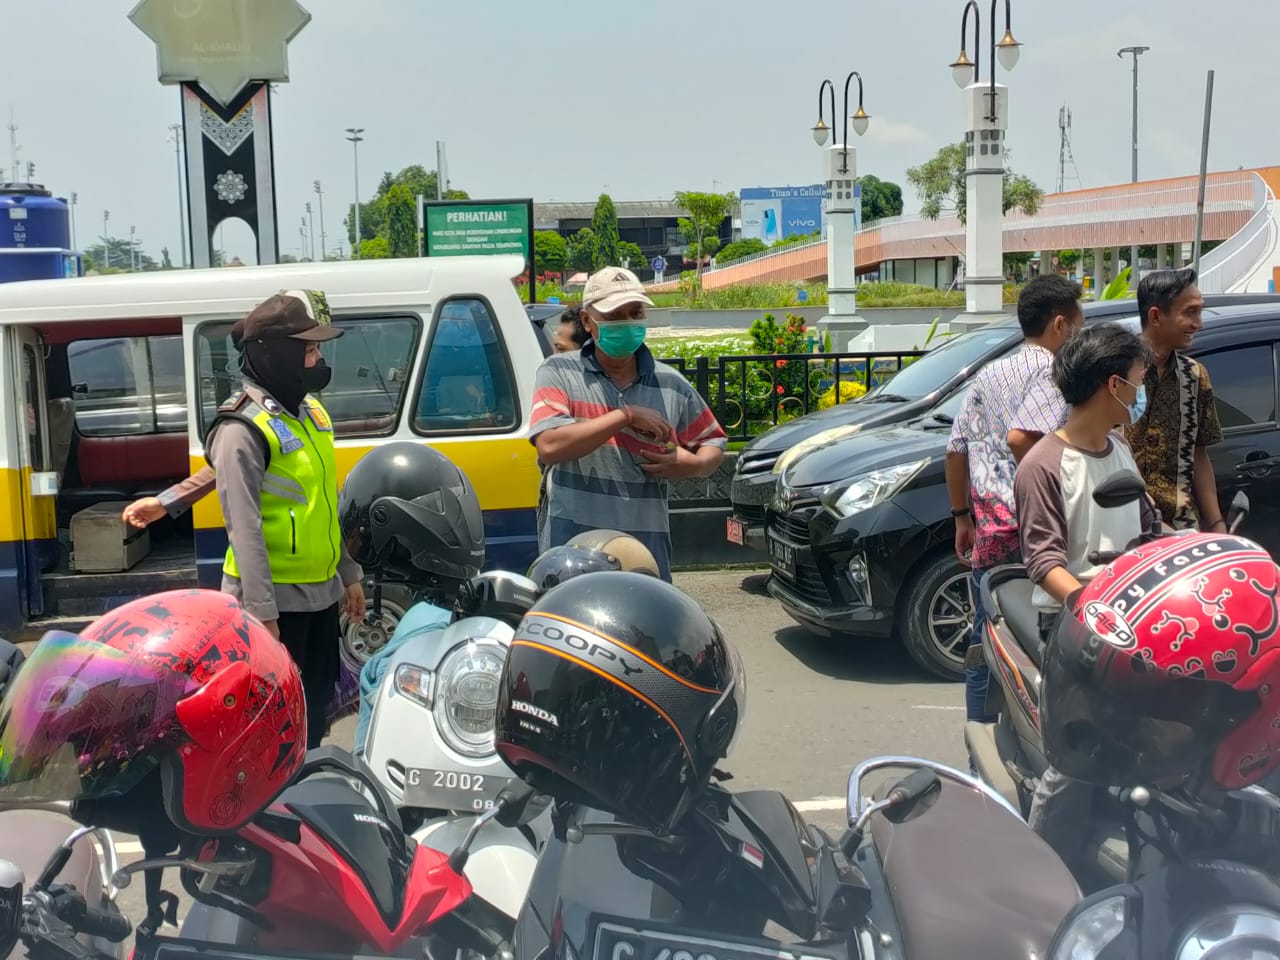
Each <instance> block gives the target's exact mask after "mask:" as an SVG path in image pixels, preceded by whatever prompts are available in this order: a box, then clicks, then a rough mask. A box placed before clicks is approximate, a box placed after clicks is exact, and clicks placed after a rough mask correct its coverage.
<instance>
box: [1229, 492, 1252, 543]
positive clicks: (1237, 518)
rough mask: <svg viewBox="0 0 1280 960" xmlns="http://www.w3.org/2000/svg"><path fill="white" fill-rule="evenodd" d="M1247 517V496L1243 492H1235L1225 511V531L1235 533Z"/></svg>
mask: <svg viewBox="0 0 1280 960" xmlns="http://www.w3.org/2000/svg"><path fill="white" fill-rule="evenodd" d="M1248 516H1249V495H1248V494H1247V493H1245V492H1244V491H1243V490H1237V491H1236V495H1235V496H1234V497H1233V498H1232V499H1231V506H1230V508H1229V509H1228V510H1227V530H1228V531H1230V532H1231V533H1235V532H1236V530H1237V529H1238V528H1239V526H1240V524H1242V523H1244V521H1245V520H1246V519H1247V518H1248Z"/></svg>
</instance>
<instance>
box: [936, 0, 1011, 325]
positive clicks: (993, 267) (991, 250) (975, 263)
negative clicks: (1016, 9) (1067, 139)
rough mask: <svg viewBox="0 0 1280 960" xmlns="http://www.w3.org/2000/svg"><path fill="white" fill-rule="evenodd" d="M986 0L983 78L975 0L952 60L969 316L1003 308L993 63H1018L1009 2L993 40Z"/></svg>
mask: <svg viewBox="0 0 1280 960" xmlns="http://www.w3.org/2000/svg"><path fill="white" fill-rule="evenodd" d="M998 2H999V0H991V22H990V24H989V26H990V37H991V42H990V48H989V68H988V69H989V70H990V77H989V80H988V82H987V83H983V81H982V63H981V58H982V24H981V13H980V11H979V9H978V3H977V0H968V3H966V4H965V7H964V15H963V16H962V17H961V20H960V56H959V57H957V58H956V60H955V62H954V63H952V64H951V75H952V78H953V79H954V80H955V82H956V85H957V86H959V87H961V88H962V89H963V90H964V91H965V120H966V126H965V136H964V148H965V207H966V211H965V278H964V289H965V313H966V314H967V315H969V316H970V317H972V318H974V319H978V318H983V319H986V317H984V316H983V315H986V316H987V317H989V316H990V315H992V314H998V313H1000V312H1002V308H1003V305H1004V171H1005V162H1004V153H1005V151H1004V140H1005V131H1006V130H1007V129H1008V127H1009V88H1008V87H1006V86H1005V85H1004V84H1000V83H996V61H997V60H999V62H1000V65H1001V66H1002V67H1004V68H1005V70H1012V69H1013V68H1014V67H1015V66H1016V65H1017V63H1018V54H1019V48H1020V47H1021V46H1022V45H1021V44H1020V43H1018V41H1017V40H1015V39H1013V30H1012V11H1011V3H1010V0H1005V2H1004V24H1005V29H1004V36H1003V37H1002V38H1001V39H1000V41H999V42H998V43H997V42H996V5H997V3H998ZM969 14H973V59H972V60H970V59H969V51H968V35H969V31H968V28H969Z"/></svg>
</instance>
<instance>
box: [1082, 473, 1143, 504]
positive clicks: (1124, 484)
mask: <svg viewBox="0 0 1280 960" xmlns="http://www.w3.org/2000/svg"><path fill="white" fill-rule="evenodd" d="M1146 492H1147V484H1146V482H1145V481H1144V480H1143V479H1142V478H1141V477H1140V476H1138V475H1137V474H1136V473H1134V472H1133V471H1132V470H1121V471H1119V472H1117V473H1113V474H1112V475H1111V476H1109V477H1107V479H1105V480H1103V481H1102V482H1101V483H1100V484H1098V486H1097V488H1096V489H1095V490H1094V491H1093V502H1094V503H1096V504H1097V505H1098V506H1100V507H1102V508H1104V509H1110V508H1111V507H1124V506H1128V505H1129V504H1131V503H1133V502H1134V501H1136V500H1138V499H1140V498H1141V497H1142V496H1143V495H1144V494H1145V493H1146Z"/></svg>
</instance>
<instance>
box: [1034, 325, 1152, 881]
mask: <svg viewBox="0 0 1280 960" xmlns="http://www.w3.org/2000/svg"><path fill="white" fill-rule="evenodd" d="M1149 359H1150V351H1149V348H1148V347H1147V346H1146V344H1145V343H1143V341H1142V339H1141V338H1140V337H1138V336H1136V335H1135V334H1132V333H1130V332H1129V331H1127V330H1125V329H1124V328H1123V327H1120V326H1118V325H1116V324H1114V323H1103V324H1099V325H1098V326H1095V327H1090V328H1089V329H1087V330H1085V331H1083V332H1082V333H1080V334H1079V335H1077V336H1076V337H1074V338H1073V339H1072V340H1070V341H1068V343H1067V344H1066V345H1065V346H1064V347H1063V348H1062V349H1061V350H1060V351H1059V352H1058V355H1057V357H1056V358H1055V359H1054V365H1053V376H1054V380H1055V382H1056V383H1057V385H1058V389H1059V390H1061V391H1062V396H1063V398H1064V399H1065V400H1066V401H1067V404H1068V406H1069V407H1070V412H1069V413H1068V415H1067V422H1066V424H1065V426H1063V427H1062V429H1060V430H1057V431H1055V432H1054V433H1049V434H1045V436H1044V437H1042V438H1041V439H1040V441H1039V442H1038V443H1036V445H1035V446H1034V447H1032V448H1031V451H1030V452H1029V453H1028V454H1027V455H1026V457H1025V458H1024V459H1023V461H1022V462H1021V463H1020V464H1019V465H1018V470H1017V473H1015V474H1014V480H1013V495H1014V502H1015V504H1016V506H1017V511H1018V523H1019V527H1020V533H1021V538H1022V559H1023V562H1024V563H1025V564H1026V567H1027V572H1028V574H1029V575H1030V577H1031V579H1032V580H1033V581H1034V582H1035V585H1036V586H1035V591H1034V593H1033V594H1032V602H1033V603H1034V604H1035V605H1036V607H1037V609H1038V610H1039V611H1040V629H1041V632H1042V633H1043V634H1044V635H1045V637H1046V639H1047V638H1048V636H1049V634H1050V632H1051V631H1052V629H1053V626H1054V624H1055V623H1056V620H1057V617H1058V616H1059V615H1062V616H1068V617H1069V616H1074V615H1075V613H1074V611H1072V610H1070V609H1067V610H1065V611H1064V610H1063V607H1064V606H1069V599H1070V597H1071V595H1072V594H1073V593H1076V592H1077V591H1079V590H1080V589H1081V588H1082V587H1083V586H1084V585H1085V584H1086V583H1088V582H1089V581H1090V580H1091V579H1093V577H1094V576H1096V575H1097V574H1098V573H1099V572H1100V571H1101V569H1102V567H1101V566H1099V565H1098V564H1095V563H1091V562H1090V561H1089V554H1090V553H1092V552H1093V551H1095V550H1096V551H1099V552H1102V551H1117V550H1124V549H1125V548H1126V547H1127V546H1128V545H1129V543H1130V542H1131V541H1133V540H1135V539H1137V538H1138V537H1139V536H1141V535H1142V533H1143V531H1144V530H1150V529H1151V523H1152V521H1153V519H1154V517H1155V511H1154V509H1153V508H1152V506H1151V504H1150V501H1149V500H1148V499H1147V498H1145V497H1144V498H1142V500H1141V501H1140V502H1138V503H1132V504H1128V505H1125V506H1122V507H1110V508H1103V507H1100V506H1098V505H1097V504H1096V503H1094V502H1093V492H1094V490H1096V489H1097V488H1098V485H1099V484H1100V483H1101V482H1102V481H1103V480H1105V479H1107V478H1108V477H1110V476H1111V475H1113V474H1115V473H1118V472H1120V471H1121V470H1132V471H1133V472H1134V473H1137V466H1136V464H1135V462H1134V459H1133V454H1132V453H1131V452H1130V450H1129V446H1128V444H1126V443H1125V441H1124V438H1123V437H1121V436H1120V434H1119V433H1118V432H1114V431H1115V429H1116V428H1117V427H1123V426H1128V425H1129V424H1131V423H1134V422H1136V421H1137V420H1138V419H1139V418H1140V417H1141V416H1142V412H1143V408H1144V407H1145V406H1146V388H1145V387H1144V385H1143V378H1144V377H1145V376H1146V370H1147V363H1148V362H1149ZM1092 801H1093V788H1092V787H1091V786H1089V785H1088V784H1084V783H1080V782H1078V781H1075V780H1070V779H1068V778H1066V777H1064V776H1063V775H1062V774H1060V773H1059V772H1058V771H1057V770H1055V769H1053V768H1052V767H1050V768H1049V769H1047V770H1046V771H1045V774H1044V776H1043V777H1041V778H1040V782H1039V784H1037V786H1036V793H1035V799H1034V800H1033V801H1032V804H1031V813H1030V816H1028V818H1027V822H1028V824H1029V825H1030V826H1031V828H1032V829H1033V830H1035V831H1036V832H1037V833H1038V834H1040V836H1041V837H1043V838H1044V840H1045V841H1046V842H1047V843H1048V844H1049V845H1050V846H1051V847H1053V848H1054V850H1055V851H1057V853H1058V855H1059V856H1060V857H1062V859H1063V862H1064V863H1066V864H1067V865H1068V866H1069V867H1071V868H1072V869H1073V870H1077V869H1078V867H1080V866H1082V865H1080V864H1077V863H1074V862H1073V860H1075V859H1076V857H1077V855H1078V854H1079V853H1080V851H1081V846H1082V845H1081V843H1080V839H1081V837H1083V836H1084V834H1085V832H1086V831H1087V830H1088V823H1089V815H1090V812H1091V809H1090V808H1091V806H1092Z"/></svg>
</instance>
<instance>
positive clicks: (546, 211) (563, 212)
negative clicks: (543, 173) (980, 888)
mask: <svg viewBox="0 0 1280 960" xmlns="http://www.w3.org/2000/svg"><path fill="white" fill-rule="evenodd" d="M613 206H614V209H615V210H617V211H618V219H619V220H637V219H641V218H646V217H651V218H654V219H675V218H677V217H683V216H685V215H686V214H685V212H684V211H683V210H681V209H680V208H679V207H677V206H676V205H675V204H674V203H672V202H671V201H670V200H615V201H614V203H613ZM595 209H596V202H595V201H594V200H590V201H587V202H585V203H535V204H534V205H533V219H534V221H535V222H536V223H537V225H538V227H539V228H542V227H544V226H545V227H548V228H549V227H553V226H554V225H555V224H557V223H560V222H561V221H564V220H590V219H591V215H592V214H593V213H595Z"/></svg>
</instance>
